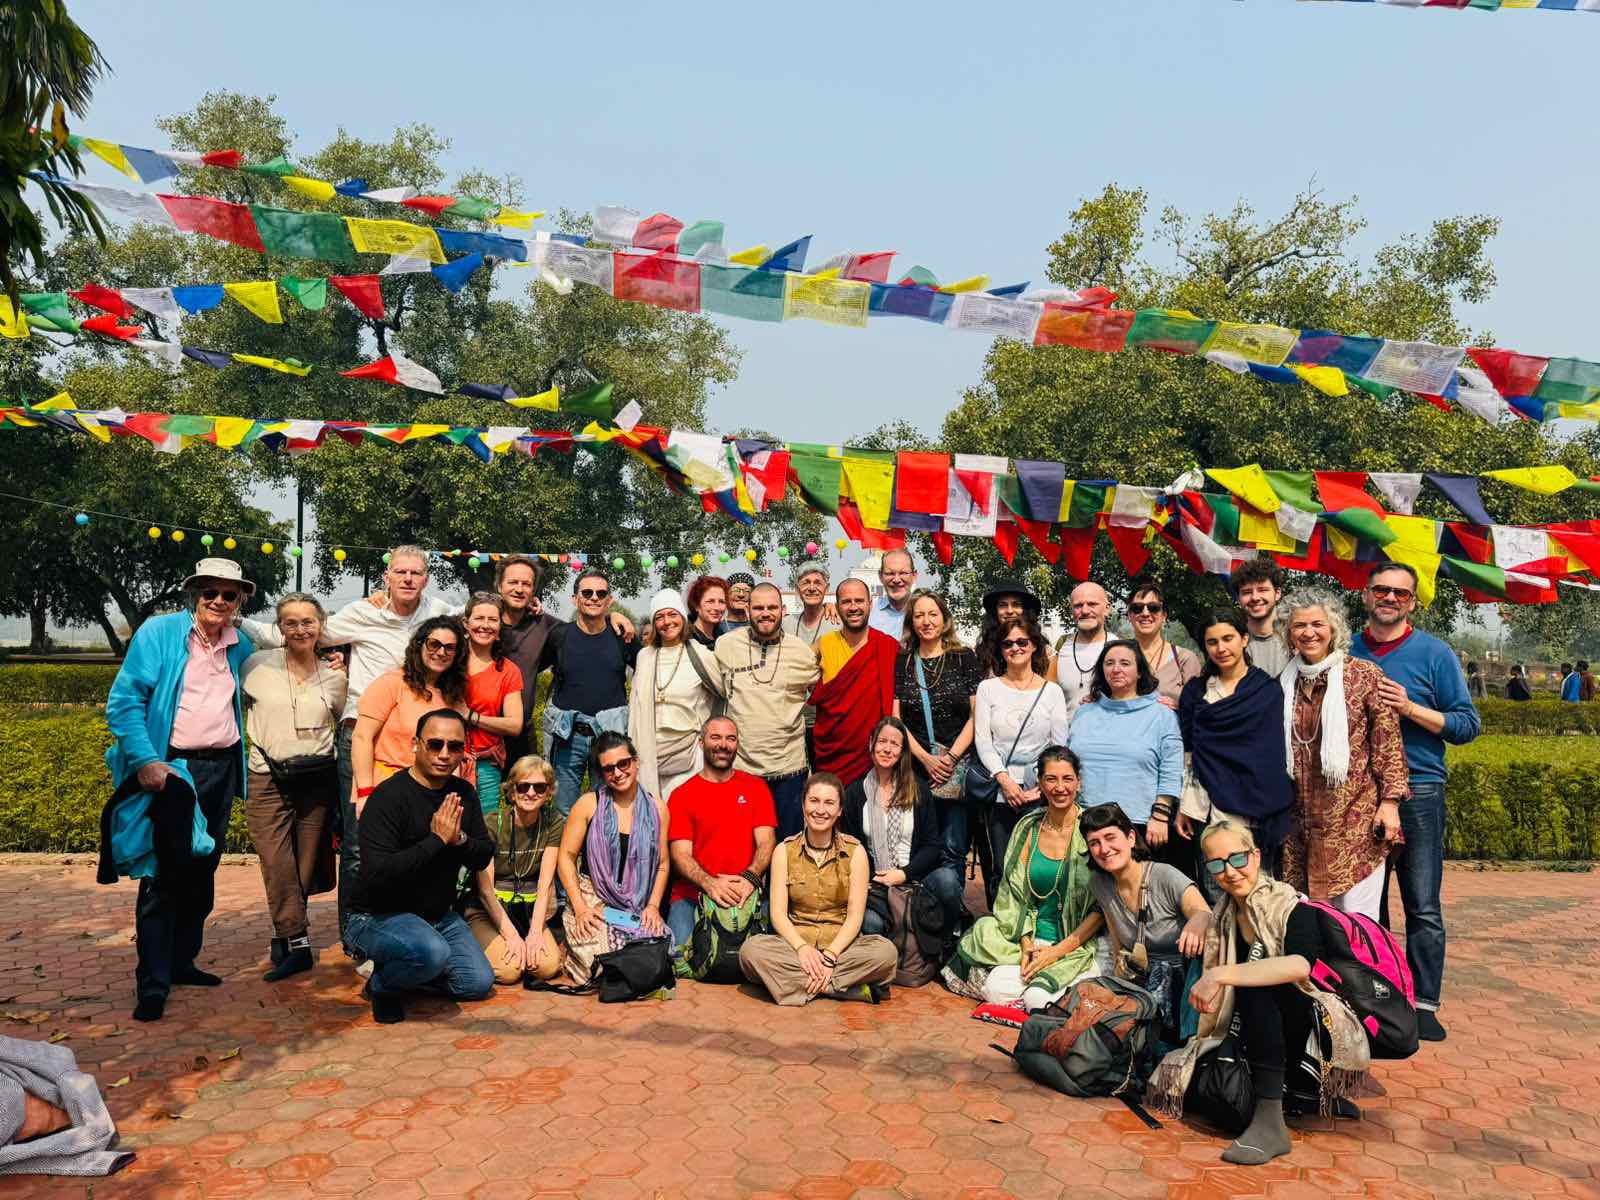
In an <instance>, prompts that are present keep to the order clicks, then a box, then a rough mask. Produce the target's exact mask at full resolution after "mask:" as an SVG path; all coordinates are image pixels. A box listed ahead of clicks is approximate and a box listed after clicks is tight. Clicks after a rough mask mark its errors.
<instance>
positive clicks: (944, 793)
mask: <svg viewBox="0 0 1600 1200" xmlns="http://www.w3.org/2000/svg"><path fill="white" fill-rule="evenodd" d="M945 653H946V654H949V653H952V652H951V651H949V650H947V651H945ZM910 654H911V662H912V665H913V666H915V668H916V672H917V691H918V692H920V693H921V695H922V724H923V727H924V728H925V729H926V730H927V732H928V753H929V754H931V755H932V756H933V757H934V758H938V757H939V755H941V754H943V753H944V752H945V751H946V750H948V749H949V747H948V746H941V745H940V744H939V742H938V739H936V738H935V737H934V736H933V705H932V703H931V702H930V699H929V695H928V681H927V678H926V677H925V676H924V675H923V673H922V655H920V654H918V653H917V652H916V651H915V650H912V651H911V652H910ZM966 783H967V760H966V756H965V755H963V756H962V757H961V758H960V759H959V760H958V761H957V762H956V769H955V770H954V771H952V772H950V778H949V779H947V780H945V781H944V782H943V783H941V784H938V785H936V786H935V785H932V784H930V785H929V791H931V792H932V793H933V794H934V795H935V796H936V797H938V798H939V799H940V800H957V799H959V798H960V797H961V794H962V792H963V791H964V790H965V788H966Z"/></svg>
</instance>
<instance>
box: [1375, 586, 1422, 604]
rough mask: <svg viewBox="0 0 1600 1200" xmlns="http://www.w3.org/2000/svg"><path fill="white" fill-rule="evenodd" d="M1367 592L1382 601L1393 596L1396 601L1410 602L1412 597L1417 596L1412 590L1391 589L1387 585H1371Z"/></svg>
mask: <svg viewBox="0 0 1600 1200" xmlns="http://www.w3.org/2000/svg"><path fill="white" fill-rule="evenodd" d="M1367 590H1368V591H1369V592H1371V593H1372V594H1373V596H1374V597H1375V598H1377V599H1379V600H1382V599H1383V598H1384V597H1386V596H1393V597H1394V598H1395V599H1396V600H1409V599H1411V597H1412V596H1414V595H1416V593H1415V592H1413V591H1412V590H1411V589H1410V588H1397V587H1390V586H1389V585H1388V584H1386V583H1374V584H1370V585H1369V586H1368V588H1367Z"/></svg>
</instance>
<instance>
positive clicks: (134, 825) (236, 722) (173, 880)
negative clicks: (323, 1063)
mask: <svg viewBox="0 0 1600 1200" xmlns="http://www.w3.org/2000/svg"><path fill="white" fill-rule="evenodd" d="M255 590H256V588H255V584H253V583H251V582H250V581H249V580H248V579H246V578H245V577H244V572H243V571H242V570H240V568H239V564H238V563H236V562H234V561H233V560H232V559H227V558H202V559H201V560H200V561H199V562H198V563H196V564H195V568H194V573H193V574H192V575H190V576H189V577H188V578H187V579H185V580H184V581H183V592H184V599H185V609H184V611H183V612H177V613H170V614H168V615H166V616H161V617H151V618H150V619H149V620H148V621H146V622H145V623H144V624H143V625H141V626H139V629H138V631H137V632H136V633H135V634H134V635H133V640H132V641H131V642H130V643H129V644H128V653H127V656H126V657H125V658H124V659H123V661H122V669H121V670H119V671H118V672H117V678H116V680H115V681H114V682H113V683H112V685H111V693H110V695H109V696H108V697H107V698H106V725H107V726H108V727H109V728H110V730H111V734H112V736H113V737H114V738H115V739H116V741H115V742H114V743H113V744H112V746H111V748H110V749H109V750H107V751H106V765H107V766H108V767H109V768H110V769H111V777H112V780H113V781H114V782H115V784H116V794H115V795H114V796H113V797H112V798H111V801H110V802H109V803H108V804H107V805H106V810H105V813H104V814H103V815H102V817H101V822H100V828H101V864H100V880H101V882H103V883H109V882H114V881H115V880H116V878H117V877H118V876H119V875H128V876H131V877H133V878H136V879H138V880H139V902H138V908H137V910H136V915H135V928H136V930H137V940H138V950H139V962H138V966H137V968H136V969H135V971H134V979H135V981H136V984H137V988H138V1003H137V1007H135V1009H134V1010H133V1015H134V1017H135V1019H137V1020H140V1021H155V1020H159V1019H160V1017H161V1015H162V1013H163V1012H164V1011H165V1009H166V1004H167V996H168V994H169V993H170V991H171V990H172V988H173V986H174V985H179V986H182V985H189V986H196V987H215V986H216V985H218V984H220V983H221V982H222V980H221V979H219V978H218V977H217V976H215V975H212V974H210V973H208V972H206V971H202V970H201V969H200V968H199V967H198V966H196V965H195V958H196V956H197V955H198V954H199V953H200V947H201V944H202V942H203V940H204V936H205V922H206V918H207V917H208V916H210V915H211V907H212V902H213V899H214V886H215V877H216V871H217V863H218V861H219V860H220V859H221V857H222V847H223V842H224V840H225V839H226V836H227V831H228V817H229V815H230V813H231V812H232V809H233V801H234V798H235V797H242V796H243V794H244V782H245V770H244V743H243V740H242V738H241V737H240V731H241V730H242V729H243V728H244V720H243V716H242V713H241V710H240V703H239V668H240V666H241V665H242V664H243V663H244V660H245V659H246V658H248V657H249V656H250V654H251V652H252V651H253V650H254V649H255V647H254V646H253V645H252V644H251V642H250V639H249V638H248V637H245V636H242V635H241V634H240V633H239V631H238V630H236V629H235V628H234V627H233V619H234V617H235V615H236V614H237V613H238V611H239V607H240V605H241V604H242V603H243V602H244V601H245V600H246V599H248V598H249V597H250V596H252V595H253V594H254V593H255Z"/></svg>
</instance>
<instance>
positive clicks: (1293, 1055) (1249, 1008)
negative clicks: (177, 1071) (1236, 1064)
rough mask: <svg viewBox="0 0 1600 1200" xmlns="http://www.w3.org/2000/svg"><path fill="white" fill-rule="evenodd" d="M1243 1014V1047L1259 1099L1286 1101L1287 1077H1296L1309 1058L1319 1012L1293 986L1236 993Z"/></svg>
mask: <svg viewBox="0 0 1600 1200" xmlns="http://www.w3.org/2000/svg"><path fill="white" fill-rule="evenodd" d="M1233 996H1234V1000H1233V1003H1234V1010H1235V1011H1236V1012H1237V1013H1238V1014H1239V1045H1240V1049H1241V1050H1243V1052H1244V1059H1245V1061H1246V1062H1247V1063H1249V1064H1250V1078H1251V1079H1252V1081H1254V1083H1255V1090H1256V1099H1257V1100H1281V1099H1283V1083H1284V1077H1285V1075H1288V1076H1289V1077H1290V1078H1293V1077H1294V1075H1295V1073H1296V1071H1297V1068H1298V1067H1299V1066H1300V1062H1301V1060H1302V1059H1303V1058H1304V1057H1305V1050H1306V1039H1307V1038H1308V1037H1309V1036H1310V1034H1311V1030H1312V1027H1313V1023H1314V1021H1315V1013H1314V1012H1313V1006H1312V1003H1311V999H1310V997H1308V996H1307V995H1306V994H1305V993H1304V992H1302V991H1301V990H1300V989H1299V988H1297V987H1295V986H1294V985H1293V984H1289V983H1280V984H1278V985H1277V986H1276V987H1242V988H1235V989H1234V990H1233Z"/></svg>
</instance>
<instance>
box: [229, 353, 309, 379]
mask: <svg viewBox="0 0 1600 1200" xmlns="http://www.w3.org/2000/svg"><path fill="white" fill-rule="evenodd" d="M233 361H234V362H241V363H248V364H249V365H250V366H252V367H265V368H266V369H267V370H269V371H282V372H283V373H284V374H285V375H301V376H304V375H309V374H311V368H310V367H308V366H306V365H305V364H304V363H297V362H287V361H285V360H284V359H281V358H265V357H263V356H262V355H259V354H235V355H234V356H233Z"/></svg>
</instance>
